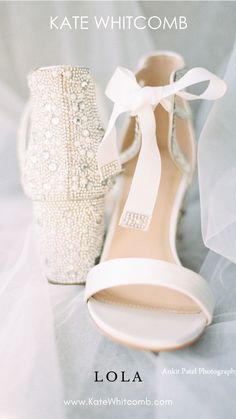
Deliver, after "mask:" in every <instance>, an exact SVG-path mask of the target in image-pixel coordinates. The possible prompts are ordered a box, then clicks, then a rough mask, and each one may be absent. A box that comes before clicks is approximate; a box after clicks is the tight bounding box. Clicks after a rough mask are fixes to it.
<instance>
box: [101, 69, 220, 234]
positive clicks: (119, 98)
mask: <svg viewBox="0 0 236 419" xmlns="http://www.w3.org/2000/svg"><path fill="white" fill-rule="evenodd" d="M203 81H209V84H208V86H207V87H206V89H205V91H204V92H203V93H201V94H200V95H195V94H191V93H188V92H186V91H184V89H185V88H187V87H189V86H192V85H194V84H197V83H200V82H203ZM225 91H226V84H225V82H224V81H223V80H221V79H220V78H218V77H217V76H215V75H214V74H212V73H211V72H210V71H208V70H206V69H204V68H200V67H199V68H193V69H191V70H189V71H188V72H187V73H186V74H185V75H184V76H183V77H182V78H181V79H179V80H178V81H176V82H173V83H171V84H168V85H166V86H157V87H150V86H145V87H141V86H140V85H139V84H138V83H137V81H136V78H135V76H134V74H133V73H132V72H131V71H129V70H127V69H125V68H123V67H118V68H117V69H116V71H115V73H114V74H113V76H112V78H111V80H110V82H109V83H108V86H107V89H106V96H107V97H108V98H110V99H111V100H112V102H113V103H114V107H113V111H112V114H111V117H110V120H109V123H108V127H107V130H106V133H105V135H104V137H103V139H102V141H101V143H100V145H99V149H98V156H97V160H98V167H99V170H100V174H101V177H102V178H103V179H104V178H105V177H106V175H107V174H108V175H109V174H110V171H113V170H114V171H116V172H119V171H120V170H121V162H120V155H119V150H118V148H117V141H116V128H115V123H116V120H117V118H118V117H119V115H120V114H122V113H124V112H127V111H129V112H130V113H131V115H132V116H137V117H138V121H139V126H140V131H141V136H142V143H141V148H140V153H139V156H138V161H137V165H136V169H135V173H134V176H133V180H132V184H131V187H130V191H129V195H128V198H127V201H126V203H125V206H124V209H123V213H122V216H121V219H120V225H123V226H125V225H126V224H127V223H126V221H127V216H128V217H129V216H131V217H135V218H136V220H139V222H140V221H141V223H140V227H139V228H142V229H143V230H147V228H148V226H149V223H150V220H151V216H152V212H153V209H154V205H155V202H156V197H157V193H158V189H159V184H160V177H161V156H160V151H159V148H158V145H157V140H156V120H155V115H154V109H155V107H156V106H157V105H158V104H161V105H162V106H163V108H164V109H165V110H166V111H167V112H172V109H173V95H177V96H180V97H182V98H184V99H186V100H196V99H207V100H214V99H217V98H220V97H221V96H223V95H224V93H225ZM104 168H105V170H104Z"/></svg>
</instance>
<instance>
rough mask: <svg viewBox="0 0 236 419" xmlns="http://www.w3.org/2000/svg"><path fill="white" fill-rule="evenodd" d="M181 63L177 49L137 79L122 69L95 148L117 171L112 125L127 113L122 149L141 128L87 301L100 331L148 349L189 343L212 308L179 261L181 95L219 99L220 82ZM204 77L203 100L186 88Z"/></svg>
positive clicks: (190, 168)
mask: <svg viewBox="0 0 236 419" xmlns="http://www.w3.org/2000/svg"><path fill="white" fill-rule="evenodd" d="M184 66H185V64H184V60H183V58H182V57H181V56H179V55H178V54H175V53H172V52H159V53H155V54H153V55H151V56H149V57H147V58H146V59H145V60H144V62H143V63H142V67H141V68H140V70H139V71H138V72H137V74H136V76H134V74H133V73H131V72H130V71H129V70H127V69H124V68H121V67H119V68H118V69H117V70H116V71H115V73H114V75H113V77H112V78H111V80H110V82H109V84H108V87H107V91H106V93H107V96H108V97H109V98H110V99H111V100H112V101H113V103H114V108H113V112H112V115H111V118H110V121H109V124H108V128H107V131H106V133H105V136H104V138H103V140H102V142H101V144H100V145H99V149H98V164H99V169H100V174H101V176H102V178H104V177H105V176H104V174H105V175H106V173H105V172H106V171H105V170H104V168H105V169H106V168H107V167H109V165H110V167H111V166H112V168H113V170H114V172H117V171H119V170H120V169H121V167H122V163H123V161H124V155H125V151H124V152H123V154H122V156H121V157H122V159H121V157H120V153H119V150H118V149H117V144H116V130H115V122H116V119H117V118H118V117H119V115H120V114H121V113H123V112H127V111H130V112H131V116H132V118H131V119H130V123H129V126H128V129H127V132H126V135H125V137H124V142H123V150H126V149H127V147H130V144H132V143H133V141H134V139H135V137H136V135H135V130H136V128H135V127H136V126H137V125H138V126H139V131H140V135H141V146H140V147H139V153H138V155H137V156H135V155H133V158H131V159H129V160H128V161H127V160H126V164H125V165H124V170H123V173H122V182H123V183H122V188H121V194H120V199H119V200H118V203H117V207H116V210H115V212H114V215H113V218H112V220H111V224H110V227H109V230H108V234H107V239H106V242H105V245H104V249H103V253H102V256H101V261H100V263H99V264H98V265H96V266H95V267H93V268H92V269H91V271H90V272H89V274H88V279H87V283H86V301H87V303H88V310H89V313H90V315H91V317H92V319H93V320H94V322H95V323H96V325H97V326H98V327H99V329H100V330H102V331H103V332H104V333H105V334H106V335H108V336H110V337H111V338H112V339H114V340H115V341H118V342H120V343H123V344H125V345H128V346H132V347H137V348H140V349H145V350H155V351H164V350H174V349H178V348H181V347H183V346H186V345H189V344H191V343H192V342H194V341H195V340H196V339H198V338H199V336H200V335H201V334H202V332H203V331H204V329H205V328H206V326H207V325H209V324H210V323H211V321H212V315H213V309H214V297H213V294H212V292H211V289H210V288H209V286H208V284H207V282H206V281H205V279H204V278H202V277H201V276H200V275H199V274H197V273H196V272H193V271H191V270H190V269H187V268H185V267H184V266H182V264H181V261H180V259H179V257H178V253H177V249H176V233H177V225H178V219H179V216H180V213H181V205H182V201H183V198H184V195H185V192H186V190H187V187H188V185H189V184H190V182H191V180H192V177H193V173H194V168H195V161H196V152H195V142H194V133H193V128H192V123H191V113H190V110H189V106H188V104H187V100H194V99H198V98H199V99H208V100H213V99H217V98H219V97H221V96H223V94H224V92H225V90H226V86H225V83H224V82H223V81H222V80H220V79H219V78H218V77H216V76H215V75H214V74H212V73H210V72H209V71H207V70H206V69H204V68H194V69H191V70H189V71H187V72H186V71H185V69H184ZM203 81H208V82H209V84H208V86H207V88H206V89H205V90H204V92H203V93H202V94H200V95H199V96H197V95H194V94H191V93H189V92H187V91H186V90H185V89H186V88H187V87H190V86H192V85H194V84H197V83H200V82H203ZM135 142H136V141H135ZM136 144H138V142H136ZM139 144H140V141H139ZM122 160H123V161H122Z"/></svg>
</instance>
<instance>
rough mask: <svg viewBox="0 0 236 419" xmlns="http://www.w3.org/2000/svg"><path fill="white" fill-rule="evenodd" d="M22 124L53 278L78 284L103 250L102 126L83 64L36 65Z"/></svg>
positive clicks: (24, 160)
mask: <svg viewBox="0 0 236 419" xmlns="http://www.w3.org/2000/svg"><path fill="white" fill-rule="evenodd" d="M28 83H29V87H30V91H31V98H30V103H29V105H28V106H27V110H26V113H25V115H24V117H23V118H22V122H21V126H20V130H19V157H20V166H21V172H22V184H23V188H24V191H25V193H26V195H27V196H29V197H30V198H31V199H32V201H33V209H34V218H35V224H36V227H37V230H38V234H39V238H40V244H41V251H42V254H43V258H44V260H45V269H46V276H47V279H48V281H50V282H52V283H59V284H81V283H84V282H85V279H86V275H87V272H88V270H89V269H90V268H92V266H93V265H94V264H95V261H96V259H97V258H98V257H99V255H100V253H101V249H102V244H103V236H104V195H105V193H106V192H107V190H108V189H109V187H110V185H112V184H113V181H112V180H109V181H101V179H100V176H99V173H98V168H97V161H96V153H97V148H98V145H99V142H100V141H101V139H102V137H103V133H104V132H103V127H102V125H101V122H100V118H99V115H98V111H97V106H96V98H95V85H94V82H93V79H92V76H91V74H90V71H89V70H88V69H85V68H79V67H68V66H55V67H45V68H39V69H36V70H35V71H33V72H32V73H31V74H30V75H29V78H28Z"/></svg>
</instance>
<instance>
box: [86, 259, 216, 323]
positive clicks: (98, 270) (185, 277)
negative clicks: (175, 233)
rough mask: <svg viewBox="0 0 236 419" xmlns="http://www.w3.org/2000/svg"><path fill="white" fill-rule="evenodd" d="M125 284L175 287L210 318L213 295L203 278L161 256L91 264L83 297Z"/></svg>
mask: <svg viewBox="0 0 236 419" xmlns="http://www.w3.org/2000/svg"><path fill="white" fill-rule="evenodd" d="M125 285H152V286H159V287H165V288H167V289H168V288H169V289H172V290H175V291H179V292H181V293H182V294H184V295H186V296H188V297H190V298H191V299H192V300H193V301H194V302H195V303H196V304H197V305H198V306H199V308H200V310H201V311H202V312H203V313H204V315H205V317H206V322H207V324H210V323H211V321H212V314H213V309H214V296H213V293H212V291H211V289H210V287H209V286H208V284H207V282H206V281H205V279H203V278H202V277H201V276H200V275H199V274H197V273H196V272H193V271H191V270H190V269H187V268H184V267H183V266H180V265H176V264H173V263H170V262H165V261H162V260H155V259H142V258H122V259H112V260H108V261H105V262H102V263H100V264H98V265H96V266H94V267H93V268H92V269H91V271H90V272H89V274H88V277H87V282H86V290H85V299H86V301H88V300H89V299H90V298H91V297H92V296H94V295H96V294H97V293H99V292H100V291H104V290H107V289H111V288H113V287H122V286H125ZM163 304H164V302H163Z"/></svg>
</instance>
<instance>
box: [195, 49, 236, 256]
mask: <svg viewBox="0 0 236 419" xmlns="http://www.w3.org/2000/svg"><path fill="white" fill-rule="evenodd" d="M225 81H226V83H227V85H228V90H227V92H226V95H225V96H224V97H223V98H222V99H221V100H219V101H218V102H216V103H215V104H214V105H213V108H212V110H211V111H210V114H209V116H208V118H207V121H206V123H205V126H204V129H203V131H202V134H201V137H200V140H199V155H198V167H199V187H200V202H201V219H202V232H203V239H204V242H205V244H206V246H207V247H209V248H210V249H212V250H213V251H215V252H217V253H219V254H221V255H223V256H224V257H227V258H228V259H230V260H231V261H232V262H236V195H235V191H236V157H235V156H236V130H235V121H236V107H235V97H236V47H235V48H234V50H233V52H232V55H231V58H230V60H229V63H228V65H227V69H226V73H225Z"/></svg>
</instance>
